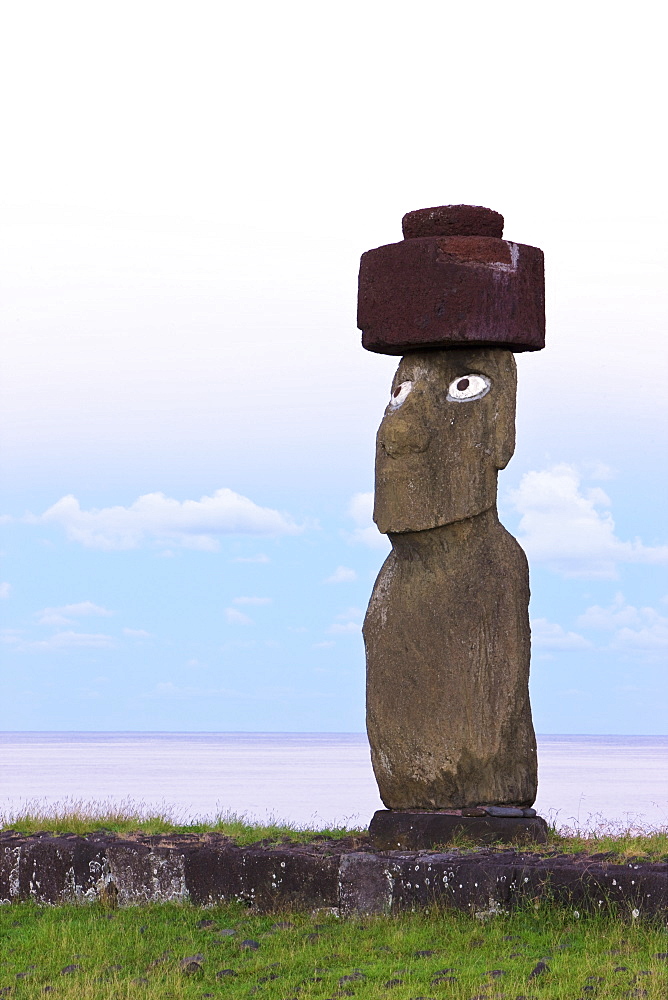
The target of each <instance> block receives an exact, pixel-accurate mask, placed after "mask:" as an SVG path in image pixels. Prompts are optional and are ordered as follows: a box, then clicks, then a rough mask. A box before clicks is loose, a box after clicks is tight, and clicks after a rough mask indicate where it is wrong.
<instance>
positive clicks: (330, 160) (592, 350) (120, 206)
mask: <svg viewBox="0 0 668 1000" xmlns="http://www.w3.org/2000/svg"><path fill="white" fill-rule="evenodd" d="M657 18H658V9H657V7H656V4H654V3H650V2H646V0H639V2H638V3H636V4H634V5H632V6H629V5H626V4H610V3H609V2H606V3H603V2H596V0H590V2H582V0H580V2H577V3H575V2H570V0H565V2H562V3H559V4H555V3H547V4H540V5H537V4H535V3H528V2H523V0H519V2H516V3H514V4H512V5H499V4H496V3H491V2H487V0H481V2H479V3H477V4H475V5H470V4H469V5H467V4H461V3H452V2H447V0H445V2H444V0H441V2H438V3H434V2H423V0H417V2H415V3H413V4H410V5H409V6H408V7H407V6H406V5H405V4H398V3H392V2H387V0H385V2H376V0H356V2H355V3H351V2H347V0H343V2H341V3H339V4H337V5H336V6H335V7H327V6H322V5H320V6H319V5H314V4H312V3H306V2H302V0H285V2H284V3H282V4H275V3H268V2H256V3H252V2H249V3H246V4H243V5H239V4H234V5H232V4H221V3H213V2H207V0H204V2H198V0H189V2H188V3H187V4H186V3H184V2H176V3H174V2H172V3H169V2H164V0H163V2H161V3H157V2H153V0H133V2H132V3H127V2H123V0H120V2H116V3H114V4H113V5H104V4H90V3H87V2H86V3H78V2H71V0H62V2H61V3H59V4H57V5H53V4H51V3H37V2H31V0H25V2H24V3H22V4H15V5H13V7H12V9H9V10H7V11H5V13H4V14H3V16H2V22H3V24H2V30H1V31H0V48H1V50H2V51H1V52H0V76H1V77H2V79H1V81H0V83H1V86H2V92H3V94H4V95H5V100H4V101H3V102H2V107H1V109H0V119H1V120H0V127H1V134H2V135H3V145H4V149H5V152H4V154H3V157H2V162H1V163H0V217H1V219H2V224H1V233H2V235H1V238H0V255H1V259H0V284H1V294H0V315H1V321H2V329H3V342H4V346H3V348H2V374H1V375H0V380H1V385H0V397H1V398H0V411H1V412H0V428H1V429H0V445H1V448H2V456H1V462H2V488H1V494H0V515H1V516H0V520H1V521H2V524H1V525H0V527H1V529H2V532H3V540H2V543H1V544H2V570H1V575H0V581H1V583H0V598H1V600H0V604H1V606H2V615H3V622H2V629H3V631H2V635H1V638H2V643H1V645H0V655H1V657H2V660H1V666H0V671H1V672H2V692H3V694H2V703H1V704H0V729H3V730H28V731H29V730H55V731H58V730H92V731H94V730H140V731H143V730H146V731H239V730H243V731H309V732H321V731H322V732H324V731H329V732H360V731H363V729H364V653H363V645H362V639H361V632H360V623H361V620H362V617H363V614H364V609H365V607H366V604H367V601H368V599H369V595H370V591H371V587H372V585H373V581H374V579H375V576H376V574H377V572H378V570H379V568H380V565H381V564H382V561H383V559H384V558H385V557H386V555H387V552H388V551H389V544H388V542H387V540H386V539H385V538H384V537H383V536H381V535H379V534H378V532H377V531H376V529H375V527H374V525H373V523H372V520H371V507H372V492H373V455H374V438H375V433H376V429H377V426H378V424H379V422H380V420H381V418H382V414H383V410H384V407H385V405H386V402H387V399H388V395H389V387H390V383H391V379H392V375H393V372H394V370H395V367H396V363H397V359H393V358H389V357H384V356H381V355H375V354H370V353H368V352H365V351H364V350H362V348H361V346H360V334H359V331H358V330H357V329H356V321H355V313H356V293H357V270H358V266H359V257H360V255H361V254H362V253H363V252H364V251H365V250H367V249H370V248H372V247H376V246H380V245H382V244H385V243H392V242H396V241H398V240H400V239H401V217H402V215H403V214H404V213H405V212H407V211H409V210H412V209H416V208H422V207H427V206H433V205H442V204H459V203H464V204H479V205H486V206H488V207H490V208H493V209H495V210H497V211H500V212H501V213H502V214H503V215H504V216H505V220H506V226H505V235H506V236H507V238H509V239H512V240H514V241H516V242H519V243H528V244H531V245H534V246H539V247H541V248H542V249H543V250H544V252H545V258H546V297H547V346H546V349H545V350H544V351H542V352H538V353H536V354H523V355H519V356H518V358H517V361H518V373H519V389H518V413H517V449H516V453H515V456H514V458H513V459H512V461H511V462H510V465H509V466H508V468H507V469H506V470H505V471H504V472H502V473H501V474H500V478H499V511H500V515H501V518H502V521H503V523H504V524H505V525H506V526H507V527H508V528H509V530H510V531H512V532H513V534H515V535H516V537H517V538H518V539H519V540H520V542H521V544H522V545H523V546H524V548H525V550H526V552H527V554H528V557H529V562H530V568H531V588H532V604H531V619H532V631H533V657H532V681H531V691H532V704H533V710H534V720H535V726H536V729H537V731H538V732H539V733H593V734H594V733H618V734H627V733H630V734H660V733H665V732H666V712H665V703H666V702H665V698H666V682H665V676H666V671H665V662H666V650H667V647H668V582H667V580H666V566H667V565H668V537H667V532H666V524H665V518H664V517H662V514H663V503H662V501H663V498H664V497H665V495H666V486H667V483H666V478H667V476H666V466H667V463H666V461H665V459H666V454H665V431H666V393H665V388H664V386H665V381H666V375H667V374H668V373H667V372H666V367H667V366H666V349H665V328H666V311H667V310H666V292H665V281H662V280H661V278H662V277H663V275H664V274H665V268H666V239H665V235H664V233H665V230H666V224H667V222H668V220H667V219H666V199H665V176H666V162H665V153H664V146H665V140H664V138H663V134H662V132H663V130H662V129H660V128H659V122H661V121H662V120H663V108H662V105H661V103H660V102H661V94H662V86H661V83H662V80H661V79H660V69H661V67H662V65H663V51H662V41H661V39H662V33H661V31H660V30H659V25H658V24H657V21H656V19H657Z"/></svg>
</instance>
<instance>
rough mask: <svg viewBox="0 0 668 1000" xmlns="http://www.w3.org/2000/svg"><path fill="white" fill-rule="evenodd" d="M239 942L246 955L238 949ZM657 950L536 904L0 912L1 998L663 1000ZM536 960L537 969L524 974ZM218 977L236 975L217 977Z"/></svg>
mask: <svg viewBox="0 0 668 1000" xmlns="http://www.w3.org/2000/svg"><path fill="white" fill-rule="evenodd" d="M202 921H210V922H211V923H210V925H206V926H201V922H202ZM224 929H229V930H233V931H234V932H235V933H234V934H233V935H228V936H226V935H223V934H221V933H220V931H221V930H224ZM247 939H250V940H252V941H255V942H257V943H258V944H259V948H258V949H257V950H246V949H244V948H243V947H242V944H241V943H242V942H243V941H244V940H247ZM666 948H667V941H666V935H665V931H664V930H663V929H662V928H661V927H659V926H656V925H652V924H647V923H641V922H634V921H632V920H631V921H629V922H624V921H622V920H619V919H617V920H614V919H612V918H610V917H609V916H605V915H600V914H597V915H595V916H584V915H583V916H582V917H579V918H578V917H576V916H575V914H574V913H573V912H572V911H570V912H569V911H567V910H564V909H559V908H556V907H553V906H549V905H545V906H542V907H540V908H539V909H534V908H533V907H532V908H531V909H530V910H526V911H523V912H519V913H515V914H514V915H511V916H504V915H500V916H496V917H493V918H491V919H488V920H486V921H481V920H479V919H477V918H476V917H475V916H474V915H469V914H463V913H457V912H453V911H440V912H439V911H432V912H431V913H429V914H426V913H415V914H406V915H402V916H396V917H382V918H381V917H376V918H373V919H349V920H337V919H336V918H335V917H333V916H332V915H330V914H329V913H326V914H324V915H323V914H318V913H316V914H305V913H288V914H285V913H284V914H273V915H257V914H254V913H252V912H251V911H249V910H247V909H245V908H243V907H242V906H240V905H225V906H217V907H212V908H208V909H199V908H196V907H194V906H189V905H173V904H163V905H155V906H146V907H128V908H127V909H117V910H114V911H109V910H105V909H104V908H103V907H102V906H100V905H99V904H93V905H88V906H72V905H68V906H60V907H38V906H36V905H34V904H29V903H16V904H11V905H6V906H0V996H3V995H5V994H4V993H3V990H4V991H6V990H7V987H9V989H10V993H9V995H10V996H11V997H12V998H16V1000H22V998H25V1000H28V998H37V997H41V998H43V997H44V996H45V995H48V993H53V995H54V996H55V997H58V998H62V1000H75V998H76V1000H88V998H90V1000H121V998H139V997H140V998H144V1000H158V998H160V1000H166V998H169V997H173V998H184V1000H188V998H198V1000H199V998H200V997H206V996H209V997H218V998H228V1000H237V998H245V997H249V998H250V997H251V996H253V997H258V998H261V1000H265V998H266V1000H288V998H293V997H294V998H298V1000H325V998H334V997H337V998H338V997H342V996H347V995H353V996H355V997H356V998H358V1000H371V998H377V997H390V996H391V997H392V998H395V1000H409V998H411V1000H412V998H418V997H420V998H425V1000H426V998H431V997H433V998H435V1000H436V998H440V997H448V998H453V1000H470V998H473V997H482V996H485V997H488V998H489V1000H495V998H497V997H499V998H500V997H508V998H510V1000H515V998H517V997H527V998H536V1000H540V998H555V1000H557V998H563V1000H567V998H568V1000H580V998H582V1000H585V998H587V997H591V998H595V1000H604V998H611V1000H612V998H614V1000H617V998H619V1000H621V998H623V997H645V998H647V1000H665V997H666V989H667V986H668V983H667V981H666V970H667V968H668V965H667V963H666V961H665V959H661V958H659V957H657V956H658V955H659V954H660V953H662V952H665V951H666ZM420 952H422V953H423V954H419V953H420ZM197 955H199V956H201V957H202V961H201V965H196V966H195V970H196V971H193V972H191V973H189V972H187V971H185V970H184V969H183V968H182V965H181V963H182V962H183V960H184V959H186V958H188V957H190V956H197ZM541 960H543V961H545V962H546V964H547V966H548V968H547V970H546V971H544V972H542V973H541V974H540V975H537V976H535V977H534V978H533V979H532V978H530V976H531V972H532V970H533V969H535V968H536V966H537V964H538V963H539V962H540V961H541ZM68 966H74V967H75V968H74V969H73V970H72V971H70V972H67V973H65V974H63V973H62V971H61V970H63V969H65V968H67V967H68ZM224 969H232V970H233V971H234V972H235V973H236V975H225V976H221V977H218V976H217V973H219V972H222V970H224ZM444 970H448V971H444ZM450 970H452V971H450ZM493 971H497V972H500V973H501V974H498V975H491V973H492V972H493ZM439 973H440V978H442V979H443V981H442V982H436V981H435V979H438V978H439V976H438V975H437V974H439ZM346 976H353V977H357V978H353V979H347V980H346V979H345V978H344V977H346ZM271 977H275V978H271ZM446 977H452V979H448V978H446ZM391 980H400V981H401V982H400V983H397V984H396V985H394V986H392V987H389V986H386V984H387V983H388V982H389V981H391ZM47 987H49V989H48V990H47V989H46V988H47ZM592 987H593V988H592ZM346 990H348V991H349V992H348V993H346V992H345V991H346Z"/></svg>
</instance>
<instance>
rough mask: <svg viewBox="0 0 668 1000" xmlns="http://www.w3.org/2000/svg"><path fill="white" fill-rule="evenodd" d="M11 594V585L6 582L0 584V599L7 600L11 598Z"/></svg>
mask: <svg viewBox="0 0 668 1000" xmlns="http://www.w3.org/2000/svg"><path fill="white" fill-rule="evenodd" d="M11 592H12V587H11V584H9V583H6V582H5V583H0V598H1V599H3V600H4V599H5V598H7V597H9V595H10V594H11Z"/></svg>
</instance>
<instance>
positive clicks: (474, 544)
mask: <svg viewBox="0 0 668 1000" xmlns="http://www.w3.org/2000/svg"><path fill="white" fill-rule="evenodd" d="M403 230H404V237H405V239H404V241H403V242H401V243H395V244H391V245H389V246H384V247H379V248H378V249H376V250H371V251H369V252H368V253H366V254H364V255H363V257H362V262H361V267H360V291H359V313H358V323H359V326H360V328H361V330H362V332H363V337H362V344H363V346H364V347H366V348H367V350H371V351H376V352H380V353H384V354H394V355H404V357H403V358H402V360H401V361H400V363H399V367H398V369H397V373H396V375H395V377H394V381H393V383H392V389H391V395H390V401H389V403H388V406H387V408H386V410H385V415H384V417H383V420H382V423H381V425H380V428H379V431H378V437H377V445H376V492H375V506H374V520H375V522H376V524H377V525H378V528H379V530H380V531H382V532H384V533H386V534H387V535H388V536H389V538H390V541H391V543H392V552H391V553H390V555H389V556H388V558H387V560H386V561H385V563H384V565H383V567H382V569H381V571H380V574H379V576H378V579H377V581H376V584H375V586H374V590H373V594H372V596H371V601H370V603H369V608H368V611H367V614H366V619H365V622H364V641H365V646H366V659H367V731H368V735H369V742H370V745H371V756H372V762H373V768H374V772H375V775H376V779H377V781H378V786H379V789H380V795H381V798H382V800H383V802H384V803H385V805H386V806H387V808H388V810H389V811H387V812H386V811H380V812H378V813H376V815H375V817H374V819H373V821H372V824H371V828H370V832H371V835H372V839H373V840H374V842H375V843H376V844H377V845H378V846H385V847H397V846H401V847H422V846H429V844H430V843H432V842H437V841H439V840H440V841H443V840H447V839H448V835H451V834H452V833H454V832H455V831H456V830H460V829H462V828H463V829H465V830H468V831H469V832H470V833H471V834H472V835H473V836H479V837H482V838H483V839H495V838H500V839H507V838H511V837H517V836H520V837H522V836H524V837H525V838H526V839H543V838H544V836H545V832H546V826H545V823H544V821H543V820H542V819H540V818H538V817H536V814H535V811H534V810H533V809H531V808H530V807H531V805H532V803H533V802H534V800H535V797H536V788H537V780H536V778H537V761H536V739H535V735H534V730H533V725H532V721H531V707H530V704H529V687H528V682H529V659H530V632H529V613H528V606H529V572H528V566H527V560H526V556H525V555H524V552H523V551H522V549H521V547H520V545H519V544H518V542H517V541H516V540H515V539H514V538H513V537H512V535H510V534H509V533H508V532H507V531H506V529H505V528H504V527H503V526H502V525H501V523H500V522H499V519H498V515H497V511H496V495H497V474H498V470H499V469H503V468H505V466H506V465H507V463H508V462H509V460H510V458H511V456H512V454H513V451H514V448H515V396H516V368H515V359H514V357H513V352H515V351H527V350H529V351H532V350H540V349H541V348H542V347H543V346H544V343H545V312H544V278H543V254H542V252H541V251H540V250H538V249H537V248H535V247H530V246H522V245H520V244H516V243H510V242H508V241H505V240H503V239H501V235H502V232H503V218H502V216H500V215H499V214H498V213H496V212H492V211H491V210H490V209H485V208H476V207H472V206H464V205H456V206H445V207H443V208H435V209H423V210H420V211H417V212H410V213H409V214H408V215H407V216H405V217H404V220H403Z"/></svg>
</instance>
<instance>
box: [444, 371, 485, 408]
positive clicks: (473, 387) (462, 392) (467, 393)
mask: <svg viewBox="0 0 668 1000" xmlns="http://www.w3.org/2000/svg"><path fill="white" fill-rule="evenodd" d="M490 388H491V382H490V381H489V379H488V378H486V377H485V376H484V375H462V377H461V378H456V379H455V380H454V382H451V383H450V385H449V386H448V396H447V398H448V399H449V400H450V402H461V401H462V400H467V399H482V397H483V396H486V395H487V393H488V392H489V390H490Z"/></svg>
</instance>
